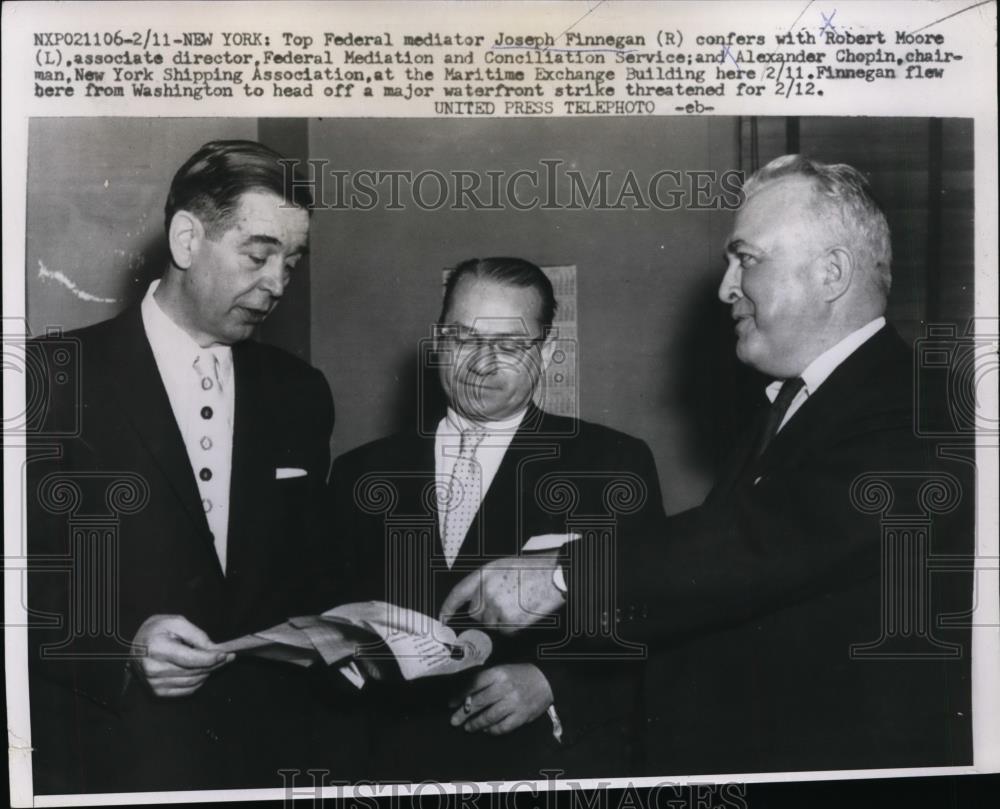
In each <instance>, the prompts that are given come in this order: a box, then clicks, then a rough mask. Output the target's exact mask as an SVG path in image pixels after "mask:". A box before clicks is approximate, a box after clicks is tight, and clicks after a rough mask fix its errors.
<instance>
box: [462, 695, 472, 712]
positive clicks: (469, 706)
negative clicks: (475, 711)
mask: <svg viewBox="0 0 1000 809" xmlns="http://www.w3.org/2000/svg"><path fill="white" fill-rule="evenodd" d="M462 710H463V711H465V712H466V713H472V697H466V698H465V702H463V703H462Z"/></svg>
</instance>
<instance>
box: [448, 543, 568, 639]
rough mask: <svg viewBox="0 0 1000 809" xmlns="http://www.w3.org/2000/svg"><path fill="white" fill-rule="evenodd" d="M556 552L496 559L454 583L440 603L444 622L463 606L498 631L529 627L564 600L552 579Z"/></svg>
mask: <svg viewBox="0 0 1000 809" xmlns="http://www.w3.org/2000/svg"><path fill="white" fill-rule="evenodd" d="M557 554H558V551H551V552H548V553H537V554H531V555H530V556H514V557H508V558H506V559H497V560H495V561H493V562H490V563H489V564H487V565H484V566H483V567H481V568H480V569H479V570H476V571H473V572H472V573H470V574H469V575H468V576H466V577H465V578H464V579H462V581H460V582H459V583H458V584H456V585H455V589H453V590H452V591H451V593H449V594H448V597H447V598H446V599H445V601H444V604H443V605H442V606H441V621H442V622H444V623H447V622H448V621H450V620H451V619H452V618H453V617H454V616H455V614H456V613H458V612H460V611H461V610H462V608H463V607H466V605H468V606H467V608H466V612H468V614H469V617H470V618H472V619H474V620H476V621H478V622H479V623H480V624H482V625H483V626H486V627H489V628H490V629H496V630H498V631H499V632H500V633H501V634H504V635H512V634H514V633H515V632H517V631H518V630H519V629H524V628H525V627H528V626H531V625H532V624H533V623H535V622H536V621H538V620H539V619H540V618H542V617H543V616H545V615H549V614H550V613H553V612H555V611H556V610H558V609H559V608H560V607H561V606H562V605H563V604H564V603H565V599H564V598H563V594H562V593H561V592H559V590H558V588H557V587H556V586H555V584H554V583H553V582H552V574H553V573H554V572H555V569H556V566H557V565H558V558H557Z"/></svg>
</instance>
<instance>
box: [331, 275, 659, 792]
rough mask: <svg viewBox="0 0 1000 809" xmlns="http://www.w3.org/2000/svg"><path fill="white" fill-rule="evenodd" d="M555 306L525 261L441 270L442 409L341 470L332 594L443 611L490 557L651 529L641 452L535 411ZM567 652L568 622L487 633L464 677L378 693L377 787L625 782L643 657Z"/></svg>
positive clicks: (653, 477) (345, 461)
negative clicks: (575, 777)
mask: <svg viewBox="0 0 1000 809" xmlns="http://www.w3.org/2000/svg"><path fill="white" fill-rule="evenodd" d="M555 308H556V301H555V297H554V294H553V289H552V284H551V283H550V281H549V280H548V278H547V277H546V276H545V274H544V273H543V272H542V271H541V270H540V269H539V268H538V267H537V266H535V265H534V264H531V263H529V262H527V261H524V260H521V259H516V258H487V259H482V260H480V259H471V260H469V261H465V262H463V263H462V264H460V265H458V267H457V268H456V269H455V270H454V271H453V272H452V273H451V275H450V276H449V278H448V281H447V285H446V291H445V297H444V303H443V307H442V312H441V317H440V319H439V323H438V325H437V327H436V337H435V340H434V344H433V346H431V347H430V349H431V350H430V351H429V352H428V361H429V362H431V363H433V365H436V366H437V368H438V369H439V378H440V383H441V387H442V388H443V390H444V393H445V396H446V398H447V403H448V408H447V412H446V413H445V414H442V417H441V418H440V421H436V420H435V422H434V425H433V427H431V429H429V430H427V431H426V433H424V434H419V433H414V434H404V435H397V436H393V437H389V438H386V439H382V440H379V441H375V442H373V443H371V444H367V445H365V446H363V447H360V448H359V449H357V450H354V451H352V452H350V453H347V454H346V455H344V456H342V457H340V458H338V459H337V461H336V462H335V463H334V469H333V475H332V481H333V486H334V492H335V511H336V526H337V527H336V536H337V537H338V540H337V542H338V546H339V547H340V549H341V551H342V552H343V553H344V554H345V559H344V560H343V562H342V563H341V565H340V566H339V567H340V570H341V572H342V573H343V574H344V577H345V582H344V583H343V585H342V587H341V589H340V591H341V592H343V593H350V595H351V596H352V598H354V599H371V598H374V599H378V600H384V601H387V602H390V603H394V604H398V605H401V606H404V607H408V608H411V609H414V610H417V611H419V612H421V613H424V614H428V615H437V612H438V610H439V609H440V607H441V604H442V603H443V601H444V598H445V596H446V595H447V594H448V592H449V591H450V590H451V587H452V586H453V585H454V584H455V583H457V582H458V581H459V580H460V579H461V578H462V577H463V576H464V575H465V574H466V573H468V572H469V571H470V570H475V569H478V568H479V567H480V566H481V565H482V564H483V563H484V562H486V561H488V560H490V559H495V558H499V557H503V556H507V555H511V554H523V556H524V558H526V559H530V558H531V556H532V554H531V552H530V551H531V549H532V548H533V547H552V546H553V545H558V543H559V542H561V541H563V540H565V539H567V537H568V536H570V535H573V534H579V535H589V534H591V533H593V534H596V535H600V536H601V537H602V538H603V540H604V541H605V542H610V543H611V544H612V545H628V544H629V543H630V542H631V541H632V540H633V539H634V538H635V537H636V536H638V535H640V534H644V533H658V531H657V527H658V526H659V524H660V522H661V521H662V518H663V514H662V506H661V504H660V491H659V482H658V478H657V474H656V468H655V463H654V461H653V458H652V454H651V453H650V451H649V449H648V447H647V446H646V445H645V444H644V443H643V442H641V441H639V440H637V439H635V438H632V437H630V436H627V435H624V434H623V433H619V432H616V431H614V430H611V429H608V428H606V427H602V426H600V425H597V424H591V423H588V422H585V421H582V420H579V419H575V418H566V417H561V416H556V415H552V414H550V413H546V412H545V411H544V410H543V409H540V408H539V407H538V406H537V405H536V404H535V402H534V401H533V399H541V400H542V401H541V404H542V405H543V406H544V385H543V384H542V380H543V376H544V374H543V369H544V368H545V367H546V365H547V364H548V363H549V360H550V358H551V357H552V354H553V352H554V351H555V350H557V345H558V341H557V340H556V339H555V335H554V332H552V330H551V326H552V322H553V315H554V312H555ZM573 541H574V540H570V542H573ZM529 543H530V544H529ZM546 543H548V544H546ZM453 623H454V625H455V627H456V628H459V627H461V626H467V625H468V622H463V621H462V620H461V619H460V618H456V619H455V620H454V622H453ZM581 631H586V630H581ZM613 641H614V639H613V638H609V639H608V643H609V646H613ZM574 642H575V639H574V638H573V637H570V636H569V635H567V633H566V632H565V629H564V628H561V627H557V628H551V627H550V628H545V629H539V630H537V631H533V632H531V633H527V634H525V635H523V636H521V637H519V638H517V639H514V640H505V639H503V638H500V637H497V638H496V639H495V645H494V650H493V654H492V656H491V658H490V659H489V661H488V662H487V664H486V666H485V668H482V669H479V670H475V671H473V672H472V673H471V674H468V675H467V676H457V677H449V678H441V679H440V680H435V679H434V678H428V679H427V680H424V681H417V682H410V683H405V684H396V685H395V686H393V685H391V684H387V683H384V682H383V683H376V684H374V686H372V687H370V688H369V692H370V694H371V696H370V700H371V704H372V706H373V718H374V719H373V721H374V722H375V723H376V724H375V725H374V727H376V728H377V729H378V730H377V732H375V731H374V730H373V734H372V735H373V737H374V738H375V739H376V745H375V747H374V748H373V750H372V753H371V756H372V761H373V766H374V768H375V770H374V773H373V774H374V775H376V776H378V777H383V778H404V779H414V780H422V779H426V778H435V779H448V780H455V779H480V780H481V779H484V778H508V779H512V778H542V777H544V776H542V775H541V774H540V772H541V771H542V770H544V769H549V770H553V771H556V770H561V771H563V772H568V773H573V774H581V773H586V774H590V775H594V776H602V775H615V774H617V775H622V774H626V773H627V771H628V768H629V766H630V764H631V761H630V758H629V743H630V742H631V741H633V739H634V736H635V729H634V728H633V727H632V724H631V723H632V722H633V721H634V718H635V700H636V693H637V684H638V681H637V672H638V670H637V667H636V660H637V655H641V650H640V649H637V648H635V647H628V646H624V645H622V646H621V648H618V649H615V654H613V655H605V656H601V655H596V656H595V655H592V654H590V655H586V656H585V659H581V657H580V655H579V653H578V652H577V651H575V649H574ZM607 657H611V659H610V660H609V659H606V658H607Z"/></svg>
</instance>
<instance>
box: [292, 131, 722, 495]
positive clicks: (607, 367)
mask: <svg viewBox="0 0 1000 809" xmlns="http://www.w3.org/2000/svg"><path fill="white" fill-rule="evenodd" d="M736 149H737V140H736V122H735V119H711V118H701V119H683V118H667V119H662V118H661V119H631V120H623V119H596V118H590V119H586V120H583V119H575V120H574V119H562V120H539V119H515V120H499V121H484V120H455V119H450V120H447V119H444V120H443V119H438V120H333V119H330V120H321V121H316V122H313V123H312V124H311V125H310V146H309V152H310V156H311V157H312V158H313V159H327V160H328V161H329V162H330V165H331V166H333V167H336V168H337V169H338V170H344V171H349V172H356V171H359V170H362V169H371V170H382V171H390V170H410V171H412V172H419V171H424V170H436V171H440V172H447V171H450V170H467V171H472V172H478V173H480V174H482V173H484V172H485V171H487V170H491V171H503V172H505V176H510V174H512V173H513V172H515V171H517V170H519V169H528V170H537V171H540V172H543V173H544V170H545V167H544V166H543V165H542V164H541V163H540V161H541V160H561V161H563V168H573V169H576V170H579V171H580V172H582V176H583V177H585V178H586V179H587V181H588V184H589V183H590V182H592V180H593V178H594V177H595V175H596V174H597V172H598V171H601V170H606V171H610V172H612V179H611V180H610V181H609V187H610V188H612V189H614V192H615V195H617V192H618V189H619V188H620V187H621V185H622V183H623V181H624V176H625V173H626V172H627V171H629V170H631V171H632V172H633V173H634V174H635V175H636V177H637V178H639V180H640V184H641V185H643V186H645V184H646V183H647V182H648V180H649V178H651V177H652V176H653V175H654V174H655V173H656V172H657V171H659V170H661V169H677V170H684V169H704V170H710V169H718V170H725V169H731V168H733V167H734V166H735V164H736V160H737V151H736ZM670 187H671V184H670V183H669V182H667V183H664V184H663V186H662V189H663V190H664V192H665V191H666V190H667V189H669V188H670ZM435 188H436V186H435V185H434V184H433V183H428V184H427V196H429V197H430V198H431V199H432V200H433V198H434V197H435V196H436V193H435V190H434V189H435ZM559 194H560V196H561V198H562V199H567V198H568V196H569V188H568V183H564V184H562V185H561V186H560V188H559ZM328 195H330V194H328ZM729 222H730V216H729V215H728V214H720V213H718V212H714V211H692V210H689V209H685V208H680V209H678V210H676V211H666V212H662V211H655V210H654V211H639V212H636V211H631V210H612V211H598V210H537V209H536V210H529V211H517V210H512V209H510V208H509V207H507V208H506V209H505V210H483V211H476V210H448V209H443V210H436V211H419V210H414V209H413V208H412V206H411V207H408V208H407V210H405V211H391V210H384V209H376V210H372V211H346V210H328V211H323V210H319V211H317V212H316V213H315V214H314V220H313V229H312V235H311V238H312V312H313V317H312V322H313V346H312V358H313V362H314V364H316V365H317V366H318V367H319V368H321V369H322V370H323V371H324V372H325V373H326V375H327V377H328V378H329V380H330V383H331V385H332V387H333V391H334V398H335V399H336V401H337V409H338V419H337V427H336V429H335V432H334V451H335V452H337V453H339V452H343V451H346V450H348V449H351V448H352V447H355V446H357V445H359V444H361V443H364V442H366V441H369V440H371V439H374V438H377V437H379V436H382V435H385V434H387V433H389V432H393V431H395V430H400V429H406V428H407V427H411V426H412V425H413V424H414V422H415V419H416V418H417V416H418V415H419V413H418V408H417V403H418V395H417V389H418V384H417V383H418V377H419V363H418V346H419V343H420V341H421V340H422V339H424V338H427V337H428V336H429V335H430V329H431V325H432V324H433V323H434V321H435V319H436V318H437V316H438V311H439V309H440V304H441V286H440V284H441V269H442V268H443V267H449V266H453V265H454V264H456V263H458V262H459V261H461V260H463V259H466V258H470V257H473V256H479V257H483V256H491V255H513V256H520V257H523V258H527V259H529V260H531V261H534V262H535V263H538V264H542V265H559V264H575V265H576V267H577V295H578V299H577V303H578V323H579V364H580V385H579V390H580V413H581V415H582V417H583V418H586V419H589V420H592V421H598V422H602V423H604V424H608V425H610V426H612V427H616V428H619V429H622V430H625V431H628V432H631V433H634V434H636V435H639V436H641V437H642V438H644V439H646V440H647V441H648V442H649V443H650V445H651V446H652V447H653V450H654V452H655V454H656V460H657V463H658V465H659V469H660V474H661V477H662V487H663V493H664V495H665V497H666V500H667V505H668V507H669V508H672V509H673V508H681V507H684V506H687V505H690V504H692V503H695V502H697V501H698V500H699V499H700V498H701V497H702V496H703V494H704V492H705V490H706V487H707V485H708V483H709V481H710V478H711V468H710V467H711V464H710V460H711V457H712V455H713V448H712V447H710V446H708V447H706V442H711V441H712V440H713V437H712V433H711V427H710V425H707V424H706V425H703V426H704V427H705V428H706V429H704V430H699V429H697V428H696V425H697V423H698V418H697V413H698V412H699V410H700V411H701V412H702V413H703V412H704V404H703V401H704V400H703V398H702V397H703V395H704V394H705V390H704V388H705V387H706V383H707V384H708V385H709V386H710V387H711V386H712V385H713V384H715V383H717V382H718V381H719V380H718V378H715V379H714V380H712V379H708V378H707V377H708V374H707V373H706V369H715V368H717V367H718V366H717V365H716V364H713V362H714V360H713V357H714V356H718V355H722V356H725V357H729V356H730V355H731V353H732V349H731V345H732V339H731V336H730V333H731V329H729V327H728V326H725V325H722V324H723V323H726V322H728V314H727V313H726V312H725V310H724V308H723V307H722V306H721V305H719V304H718V302H717V301H716V299H715V290H716V286H717V284H718V282H719V280H720V279H721V275H722V270H723V263H722V259H721V255H722V254H721V250H722V244H723V240H724V238H725V235H726V232H727V230H728V227H729ZM720 349H721V350H720ZM723 363H724V364H723V366H722V367H726V366H725V361H723Z"/></svg>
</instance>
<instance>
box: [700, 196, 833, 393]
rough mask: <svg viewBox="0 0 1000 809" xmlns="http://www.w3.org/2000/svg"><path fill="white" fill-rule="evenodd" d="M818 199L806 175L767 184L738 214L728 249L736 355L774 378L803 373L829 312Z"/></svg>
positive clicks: (723, 294)
mask: <svg viewBox="0 0 1000 809" xmlns="http://www.w3.org/2000/svg"><path fill="white" fill-rule="evenodd" d="M812 201H813V191H812V188H811V184H810V182H809V180H807V179H806V178H802V177H785V178H782V179H779V180H775V181H773V182H771V183H769V184H767V185H765V186H763V187H762V188H761V189H760V190H759V191H757V193H755V194H754V195H753V196H752V197H750V199H749V200H748V201H747V202H746V204H745V205H744V206H743V208H742V209H740V212H739V213H738V214H737V216H736V223H735V226H734V228H733V234H732V236H731V237H730V240H729V244H728V246H727V248H726V253H727V261H728V267H727V269H726V275H725V277H724V278H723V280H722V284H721V286H720V287H719V297H720V299H721V300H722V301H723V302H724V303H729V304H731V305H732V316H733V319H734V320H735V321H736V337H737V343H736V355H737V356H738V357H739V359H740V360H741V361H742V362H744V363H746V364H747V365H750V366H752V367H754V368H756V369H757V370H758V371H761V372H762V373H765V374H767V375H769V376H772V377H777V378H789V377H794V376H798V375H799V374H800V373H802V371H803V370H804V369H805V367H806V366H807V365H808V364H809V363H810V362H811V361H812V359H813V358H814V357H813V356H812V355H813V354H814V353H815V352H814V351H813V350H812V348H811V346H812V342H811V338H812V337H813V336H814V335H815V334H816V333H817V330H818V327H819V326H820V325H821V324H822V322H823V318H824V316H825V314H824V310H823V296H822V284H821V282H822V269H821V266H820V263H819V259H820V257H821V256H822V255H823V254H824V252H825V248H826V246H827V245H826V239H827V238H828V236H827V235H826V234H825V233H824V229H823V228H822V226H821V224H820V223H819V222H818V220H817V219H816V218H815V216H814V214H813V213H812V212H811V209H810V205H811V204H812Z"/></svg>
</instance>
